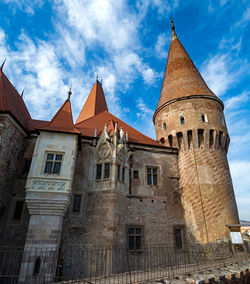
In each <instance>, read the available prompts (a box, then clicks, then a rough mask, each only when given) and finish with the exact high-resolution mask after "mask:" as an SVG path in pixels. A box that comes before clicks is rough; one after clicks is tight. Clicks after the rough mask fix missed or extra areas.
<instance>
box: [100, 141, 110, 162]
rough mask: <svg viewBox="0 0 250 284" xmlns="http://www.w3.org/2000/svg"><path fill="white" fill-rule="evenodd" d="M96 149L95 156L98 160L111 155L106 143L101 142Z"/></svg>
mask: <svg viewBox="0 0 250 284" xmlns="http://www.w3.org/2000/svg"><path fill="white" fill-rule="evenodd" d="M97 151H98V152H97V157H98V159H99V160H106V159H107V158H109V157H110V156H111V150H110V147H109V145H108V144H107V143H104V144H103V143H101V145H100V147H99V148H98V150H97Z"/></svg>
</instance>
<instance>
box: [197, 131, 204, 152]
mask: <svg viewBox="0 0 250 284" xmlns="http://www.w3.org/2000/svg"><path fill="white" fill-rule="evenodd" d="M203 146H204V129H198V147H199V148H200V147H203Z"/></svg>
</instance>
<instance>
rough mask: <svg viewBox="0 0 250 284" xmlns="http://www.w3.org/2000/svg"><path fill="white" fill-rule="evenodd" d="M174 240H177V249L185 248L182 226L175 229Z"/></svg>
mask: <svg viewBox="0 0 250 284" xmlns="http://www.w3.org/2000/svg"><path fill="white" fill-rule="evenodd" d="M174 241H175V248H177V249H182V248H183V241H182V229H180V228H177V229H174Z"/></svg>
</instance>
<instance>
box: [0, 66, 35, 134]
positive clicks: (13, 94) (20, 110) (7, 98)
mask: <svg viewBox="0 0 250 284" xmlns="http://www.w3.org/2000/svg"><path fill="white" fill-rule="evenodd" d="M0 112H10V113H11V114H12V115H13V116H14V117H15V119H16V120H17V121H18V122H19V123H20V124H21V125H22V126H23V127H24V128H25V129H28V125H29V123H30V121H31V120H32V119H31V116H30V114H29V111H28V109H27V107H26V105H25V103H24V101H23V99H22V97H21V96H20V95H19V94H18V92H17V90H16V89H15V88H14V87H13V85H12V84H11V82H10V81H9V80H8V78H7V77H6V76H5V74H4V73H3V71H2V70H1V69H0Z"/></svg>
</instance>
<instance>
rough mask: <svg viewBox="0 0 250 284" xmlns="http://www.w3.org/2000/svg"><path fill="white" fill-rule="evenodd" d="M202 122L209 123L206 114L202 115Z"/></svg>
mask: <svg viewBox="0 0 250 284" xmlns="http://www.w3.org/2000/svg"><path fill="white" fill-rule="evenodd" d="M201 121H202V122H208V119H207V115H206V114H203V113H202V114H201Z"/></svg>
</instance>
